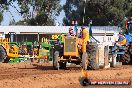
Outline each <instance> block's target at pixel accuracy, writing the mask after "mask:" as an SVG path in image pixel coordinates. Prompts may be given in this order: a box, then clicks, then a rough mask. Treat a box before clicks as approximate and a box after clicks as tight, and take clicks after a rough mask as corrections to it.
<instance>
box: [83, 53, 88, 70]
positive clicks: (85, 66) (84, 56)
mask: <svg viewBox="0 0 132 88" xmlns="http://www.w3.org/2000/svg"><path fill="white" fill-rule="evenodd" d="M82 67H83V69H84V70H87V68H88V54H87V53H86V52H85V53H83V55H82Z"/></svg>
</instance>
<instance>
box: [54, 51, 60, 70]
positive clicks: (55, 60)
mask: <svg viewBox="0 0 132 88" xmlns="http://www.w3.org/2000/svg"><path fill="white" fill-rule="evenodd" d="M58 61H59V51H55V53H54V59H53V67H54V68H55V69H59V63H58Z"/></svg>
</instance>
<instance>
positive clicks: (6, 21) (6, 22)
mask: <svg viewBox="0 0 132 88" xmlns="http://www.w3.org/2000/svg"><path fill="white" fill-rule="evenodd" d="M65 2H66V0H61V2H60V4H61V5H64V4H65ZM14 5H15V6H16V7H18V5H17V3H14ZM9 10H10V11H11V13H12V15H13V16H14V17H12V15H11V14H10V12H7V11H5V12H4V19H3V21H2V22H1V25H2V26H8V25H9V22H10V21H11V20H13V18H14V20H15V21H16V22H18V21H19V20H22V17H21V16H20V14H19V13H18V12H17V10H16V9H14V8H13V7H11V6H10V7H9ZM18 10H19V9H18ZM64 15H65V13H64V11H63V10H62V11H61V13H60V15H59V16H58V17H57V20H56V21H55V22H59V23H60V24H61V25H62V19H63V17H64Z"/></svg>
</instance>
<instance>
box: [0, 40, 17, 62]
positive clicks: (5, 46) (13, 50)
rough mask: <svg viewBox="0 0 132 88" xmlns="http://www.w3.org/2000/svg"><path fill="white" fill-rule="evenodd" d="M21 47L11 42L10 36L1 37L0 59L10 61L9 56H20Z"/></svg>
mask: <svg viewBox="0 0 132 88" xmlns="http://www.w3.org/2000/svg"><path fill="white" fill-rule="evenodd" d="M18 52H19V48H18V47H17V45H15V44H11V43H10V39H9V38H0V61H2V62H3V61H4V62H8V61H9V58H17V57H18Z"/></svg>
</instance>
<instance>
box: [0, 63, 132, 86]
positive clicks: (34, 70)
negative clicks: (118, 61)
mask: <svg viewBox="0 0 132 88" xmlns="http://www.w3.org/2000/svg"><path fill="white" fill-rule="evenodd" d="M88 75H89V77H90V78H92V79H113V78H117V79H119V78H121V79H131V80H132V66H123V67H121V68H111V69H103V70H102V69H101V70H96V71H88ZM80 76H81V71H80V68H68V69H67V70H59V71H57V70H54V69H53V68H52V66H51V65H41V64H39V65H37V66H33V65H32V64H29V63H19V64H3V63H0V88H80V87H81V88H83V87H82V86H81V85H80V84H79V81H78V80H79V77H80ZM99 87H100V88H102V86H96V88H99ZM111 87H112V88H113V87H114V88H117V87H115V86H107V87H106V86H104V87H103V88H111ZM124 87H125V88H132V85H131V86H123V87H121V86H119V87H118V88H124ZM88 88H95V86H91V87H88Z"/></svg>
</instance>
